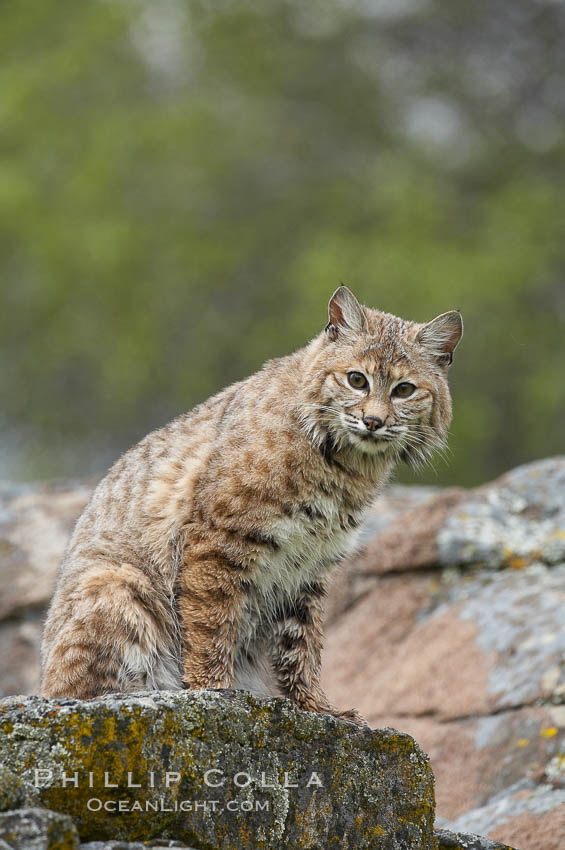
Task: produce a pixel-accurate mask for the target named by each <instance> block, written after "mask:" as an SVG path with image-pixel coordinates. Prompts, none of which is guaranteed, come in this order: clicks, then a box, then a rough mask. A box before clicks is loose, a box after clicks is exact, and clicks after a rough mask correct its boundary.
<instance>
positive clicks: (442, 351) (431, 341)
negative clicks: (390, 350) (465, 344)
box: [416, 310, 463, 366]
mask: <svg viewBox="0 0 565 850" xmlns="http://www.w3.org/2000/svg"><path fill="white" fill-rule="evenodd" d="M462 336H463V319H462V318H461V313H460V312H459V310H450V311H449V313H442V314H441V316H437V317H436V318H435V319H432V321H431V322H428V323H427V324H426V325H423V326H422V327H421V328H420V330H419V331H418V336H417V337H416V342H419V343H420V345H421V346H423V347H424V348H426V349H427V350H428V351H429V353H430V354H432V355H434V356H435V357H436V358H437V360H438V362H439V363H440V364H441V365H442V366H449V364H450V363H451V362H452V361H453V352H454V351H455V348H456V346H457V343H458V342H459V340H460V339H461V337H462Z"/></svg>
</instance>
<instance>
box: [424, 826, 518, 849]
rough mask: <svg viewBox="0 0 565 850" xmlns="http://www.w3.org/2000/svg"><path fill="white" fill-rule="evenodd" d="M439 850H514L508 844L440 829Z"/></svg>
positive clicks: (438, 833)
mask: <svg viewBox="0 0 565 850" xmlns="http://www.w3.org/2000/svg"><path fill="white" fill-rule="evenodd" d="M436 836H437V841H438V850H513V848H512V847H509V846H508V844H499V843H498V842H497V841H491V840H490V839H488V838H482V837H481V836H480V835H468V834H464V833H462V832H457V833H456V832H448V831H447V830H446V829H438V830H437V832H436Z"/></svg>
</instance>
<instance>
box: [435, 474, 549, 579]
mask: <svg viewBox="0 0 565 850" xmlns="http://www.w3.org/2000/svg"><path fill="white" fill-rule="evenodd" d="M564 494H565V458H548V459H546V460H541V461H536V462H534V463H529V464H526V465H524V466H519V467H517V468H516V469H513V470H512V471H511V472H508V473H506V475H503V476H502V477H501V478H498V479H497V480H496V481H493V482H492V483H491V484H488V485H485V486H484V487H479V488H477V489H476V490H472V491H470V493H469V494H468V495H467V496H466V497H465V498H464V499H463V500H462V501H461V502H460V504H459V505H458V507H457V508H456V509H455V510H453V511H452V512H451V513H450V514H449V515H448V517H447V519H446V522H445V524H444V526H443V528H442V529H441V530H440V531H439V534H438V548H439V558H440V562H441V563H442V564H444V565H449V566H454V565H457V564H475V563H481V564H486V565H488V566H490V567H503V566H510V567H514V568H520V567H523V566H526V565H527V564H531V563H534V562H536V561H542V562H543V563H545V564H550V565H551V564H557V563H561V562H563V561H565V499H564Z"/></svg>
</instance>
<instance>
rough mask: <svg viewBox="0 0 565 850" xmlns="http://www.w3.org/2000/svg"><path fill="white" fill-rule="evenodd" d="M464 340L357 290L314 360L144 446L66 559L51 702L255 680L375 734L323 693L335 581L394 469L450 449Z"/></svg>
mask: <svg viewBox="0 0 565 850" xmlns="http://www.w3.org/2000/svg"><path fill="white" fill-rule="evenodd" d="M461 333H462V325H461V318H460V316H459V314H458V313H457V312H451V313H446V314H443V315H442V316H440V317H438V318H437V319H435V320H433V321H432V322H430V323H428V324H426V325H420V324H416V323H413V322H407V321H403V320H402V319H399V318H397V317H395V316H391V315H389V314H387V313H381V312H379V311H376V310H370V309H368V308H366V307H362V306H361V305H359V303H358V302H357V300H356V299H355V297H354V296H353V294H352V293H351V292H350V291H349V290H348V289H346V288H345V287H340V288H339V289H338V290H337V292H336V293H334V295H333V297H332V299H331V301H330V306H329V322H328V325H327V326H326V328H325V330H324V331H323V332H322V333H320V334H319V335H318V336H317V337H315V338H314V339H313V340H312V341H311V342H310V343H309V344H308V345H306V346H305V347H304V348H303V349H301V350H299V351H297V352H295V353H294V354H291V355H289V356H288V357H283V358H281V359H279V360H272V361H269V362H268V363H266V364H265V366H264V367H263V368H262V369H261V370H260V371H259V372H258V373H257V374H255V375H253V376H251V377H250V378H247V380H245V381H242V382H240V383H238V384H234V385H233V386H230V387H228V388H227V389H225V390H224V391H223V392H221V393H219V394H218V395H216V396H214V397H213V398H211V399H209V400H208V401H206V402H204V404H201V405H200V406H199V407H197V408H195V409H194V410H193V411H191V412H189V413H187V414H184V415H182V416H180V417H178V418H177V419H175V420H174V421H173V422H171V423H170V424H169V425H167V426H166V427H164V428H162V429H160V430H158V431H155V432H153V433H152V434H149V435H148V436H147V437H145V439H144V440H142V441H141V442H140V443H139V444H138V445H136V446H134V447H133V448H132V449H130V450H129V451H128V452H126V454H124V455H123V456H122V457H121V458H120V459H119V460H118V461H117V463H115V464H114V466H113V467H112V468H111V469H110V471H109V473H108V474H107V475H106V477H105V478H104V479H103V480H102V481H101V482H100V484H99V485H98V487H97V488H96V490H95V492H94V494H93V496H92V499H91V501H90V503H89V505H88V506H87V508H86V509H85V511H84V513H83V515H82V516H81V518H80V519H79V521H78V523H77V525H76V528H75V530H74V533H73V535H72V538H71V540H70V543H69V546H68V549H67V552H66V554H65V557H64V560H63V564H62V567H61V570H60V574H59V577H58V583H57V588H56V592H55V596H54V599H53V602H52V605H51V608H50V610H49V614H48V617H47V623H46V627H45V633H44V640H43V647H42V662H43V693H44V694H45V695H47V696H54V697H55V696H56V697H64V696H72V697H81V698H88V697H93V696H96V695H98V694H102V693H107V692H111V691H117V690H119V691H132V690H139V689H142V688H156V689H175V688H183V687H185V688H225V687H233V686H236V687H237V686H241V687H247V688H249V689H251V690H254V691H255V692H258V693H279V694H284V695H287V696H289V697H291V698H292V699H293V700H294V701H295V702H296V703H297V704H298V705H300V706H302V707H303V708H305V709H308V710H311V711H327V712H332V713H334V714H337V715H340V716H344V717H347V718H349V719H353V720H357V721H358V722H360V720H361V719H360V718H359V716H358V715H357V714H356V713H355V712H354V711H350V712H339V711H338V709H336V708H334V707H333V706H332V705H330V703H329V702H328V700H327V699H326V697H325V695H324V694H323V692H322V690H321V688H320V685H319V675H320V655H321V647H322V617H323V603H324V597H325V595H326V590H327V585H328V582H329V580H330V576H331V574H332V572H333V571H334V569H335V566H336V564H338V563H339V562H340V560H341V559H343V557H344V555H345V554H346V553H347V552H348V551H349V550H350V548H351V547H352V546H353V545H354V543H355V529H356V528H357V527H358V525H359V523H360V522H361V519H362V516H363V512H364V511H365V510H366V508H367V507H368V505H369V504H370V503H371V501H372V500H373V499H374V497H375V495H376V494H377V492H378V490H379V488H381V487H382V486H383V484H384V483H385V481H386V480H387V478H388V476H389V474H390V472H391V470H392V469H393V467H394V465H395V464H396V463H398V462H399V461H400V460H406V461H408V462H411V463H416V464H417V463H420V462H423V461H425V460H426V458H427V457H428V456H429V455H430V454H431V453H432V452H433V451H434V450H437V449H440V448H441V447H442V446H443V445H444V444H445V439H446V434H447V428H448V425H449V422H450V419H451V402H450V395H449V390H448V386H447V367H448V365H449V363H450V362H451V358H452V354H453V350H454V348H455V346H456V345H457V342H458V341H459V338H460V336H461ZM351 373H359V374H360V375H361V378H362V379H364V380H365V382H366V385H365V386H364V387H363V388H354V387H353V386H352V385H351V382H352V380H353V379H352V377H351ZM361 378H357V379H356V380H357V381H358V382H359V381H361ZM400 384H409V385H410V386H413V387H414V390H413V392H412V391H411V390H410V392H411V395H410V397H409V398H399V397H398V391H397V390H396V388H397V387H398V386H399V385H400ZM405 391H406V388H404V390H403V392H405ZM395 393H396V395H395ZM379 423H380V424H379Z"/></svg>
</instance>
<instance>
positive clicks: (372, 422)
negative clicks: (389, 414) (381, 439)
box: [363, 416, 383, 431]
mask: <svg viewBox="0 0 565 850" xmlns="http://www.w3.org/2000/svg"><path fill="white" fill-rule="evenodd" d="M363 424H364V425H365V427H366V428H367V430H368V431H376V430H377V428H381V427H382V424H383V420H382V419H379V417H378V416H364V417H363Z"/></svg>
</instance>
